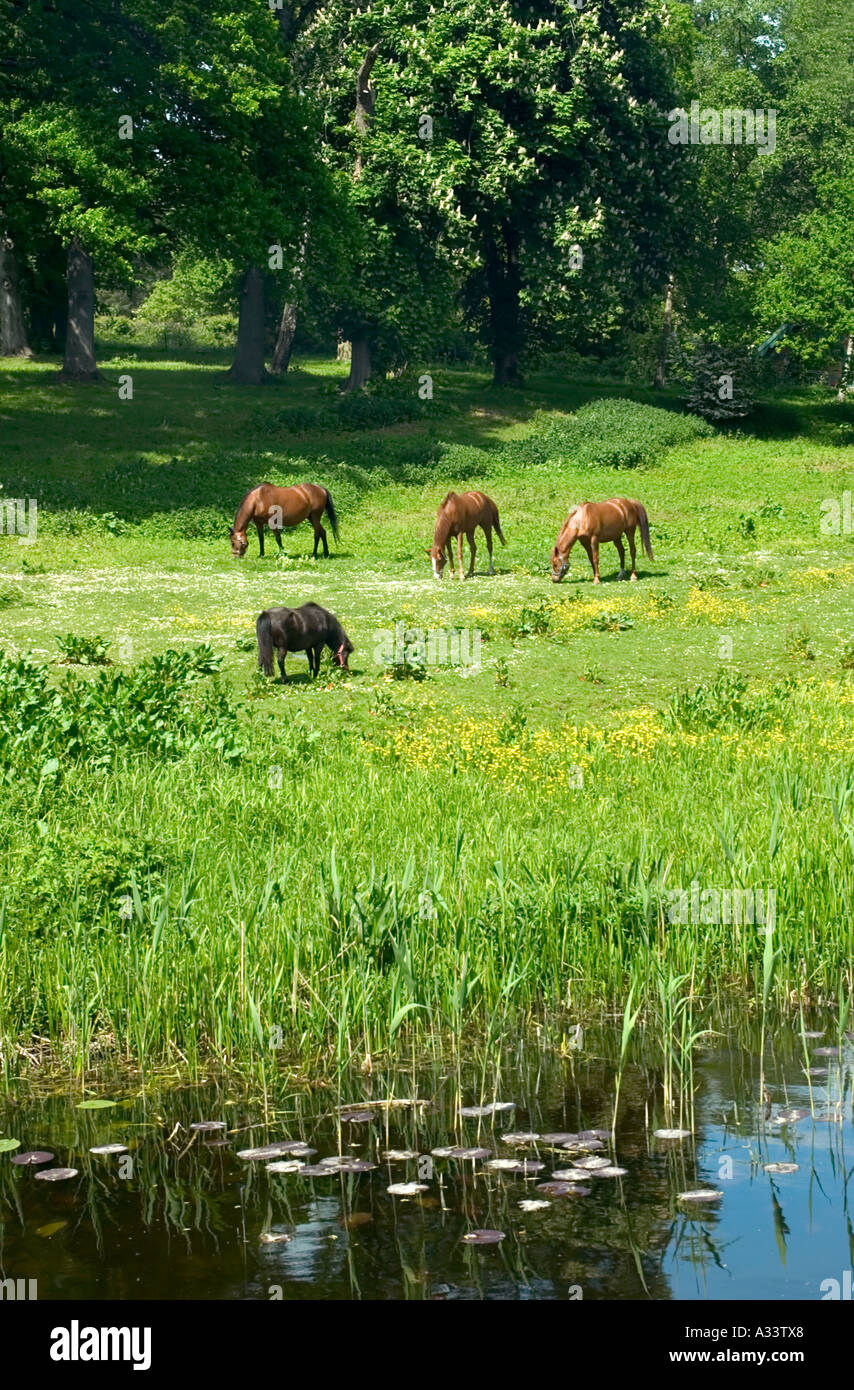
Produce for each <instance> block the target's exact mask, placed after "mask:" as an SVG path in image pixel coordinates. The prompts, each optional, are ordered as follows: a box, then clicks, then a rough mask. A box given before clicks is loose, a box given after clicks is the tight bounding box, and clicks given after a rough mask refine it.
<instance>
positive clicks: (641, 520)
mask: <svg viewBox="0 0 854 1390" xmlns="http://www.w3.org/2000/svg"><path fill="white" fill-rule="evenodd" d="M635 506H636V507H637V509H638V525H639V526H640V533H641V540H642V541H643V548H644V550H645V551H646V553H647V555H648V556H649V558H650V560H654V559H655V556H654V555H653V553H652V546H651V545H650V543H649V518H648V516H647V514H646V508H645V507H642V506H641V504H640V502H635Z"/></svg>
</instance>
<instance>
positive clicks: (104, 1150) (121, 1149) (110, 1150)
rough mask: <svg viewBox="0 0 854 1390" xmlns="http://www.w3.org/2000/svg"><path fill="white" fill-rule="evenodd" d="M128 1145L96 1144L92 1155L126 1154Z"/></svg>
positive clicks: (91, 1150) (91, 1151)
mask: <svg viewBox="0 0 854 1390" xmlns="http://www.w3.org/2000/svg"><path fill="white" fill-rule="evenodd" d="M127 1151H128V1146H127V1144H96V1145H95V1147H94V1149H90V1150H89V1152H90V1154H126V1153H127Z"/></svg>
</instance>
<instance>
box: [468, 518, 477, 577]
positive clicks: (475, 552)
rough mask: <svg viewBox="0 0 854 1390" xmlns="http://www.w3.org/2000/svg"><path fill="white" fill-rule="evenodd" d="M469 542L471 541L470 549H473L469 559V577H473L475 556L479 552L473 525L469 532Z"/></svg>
mask: <svg viewBox="0 0 854 1390" xmlns="http://www.w3.org/2000/svg"><path fill="white" fill-rule="evenodd" d="M468 543H469V550H470V551H471V559H470V560H469V574H468V577H469V579H471V577H472V575H473V574H474V557H475V555H476V554H477V546H476V545H475V543H474V527H472V529H471V530H470V531H469V533H468Z"/></svg>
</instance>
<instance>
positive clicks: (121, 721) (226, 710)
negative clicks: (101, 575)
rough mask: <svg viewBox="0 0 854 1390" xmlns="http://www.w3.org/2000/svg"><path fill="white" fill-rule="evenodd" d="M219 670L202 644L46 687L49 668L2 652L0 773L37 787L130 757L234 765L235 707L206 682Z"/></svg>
mask: <svg viewBox="0 0 854 1390" xmlns="http://www.w3.org/2000/svg"><path fill="white" fill-rule="evenodd" d="M218 666H219V658H218V657H216V656H215V655H214V653H213V651H212V650H211V648H210V647H209V646H207V645H203V646H199V647H196V648H193V649H192V650H184V651H175V650H172V649H168V650H166V651H165V652H162V653H160V655H158V656H153V657H150V658H148V659H147V660H145V661H142V662H140V663H139V665H138V666H136V667H134V668H133V669H132V670H130V671H127V672H126V671H116V672H106V671H99V672H98V674H97V675H96V676H95V678H94V679H93V680H86V679H81V678H79V677H74V676H72V675H70V674H69V675H68V676H66V677H65V679H64V681H63V682H62V684H60V685H59V686H56V687H52V686H51V685H50V682H49V677H48V668H47V667H45V666H39V665H36V664H35V663H33V662H31V661H29V660H28V659H27V658H26V657H17V658H15V657H10V656H8V655H6V654H5V653H3V654H0V767H2V768H3V769H4V770H5V771H6V774H7V776H8V775H12V774H14V773H18V772H25V773H27V774H29V775H34V774H36V773H38V774H39V775H40V777H41V779H42V780H44V779H52V778H54V777H56V776H59V775H61V774H62V772H63V771H64V770H65V769H66V768H67V767H68V766H69V765H70V764H71V763H73V762H83V763H89V764H92V765H94V766H98V767H105V766H108V765H109V764H110V763H111V762H112V761H113V760H114V759H115V758H116V757H117V756H119V755H123V754H128V753H130V754H134V753H145V754H149V755H151V756H154V757H159V758H173V757H180V756H183V755H186V754H187V753H191V752H195V751H198V750H201V749H206V750H208V751H209V752H213V753H216V754H218V755H219V756H221V757H223V758H225V759H234V758H237V757H239V756H240V751H241V750H240V744H239V741H238V735H237V709H236V707H235V705H234V704H233V702H232V700H231V698H230V697H229V696H228V694H227V693H226V691H225V690H224V689H223V688H222V687H221V686H220V685H219V684H218V683H217V682H213V683H212V684H207V683H206V682H205V681H204V680H203V677H205V676H209V675H212V674H213V673H214V672H215V671H216V670H217V669H218Z"/></svg>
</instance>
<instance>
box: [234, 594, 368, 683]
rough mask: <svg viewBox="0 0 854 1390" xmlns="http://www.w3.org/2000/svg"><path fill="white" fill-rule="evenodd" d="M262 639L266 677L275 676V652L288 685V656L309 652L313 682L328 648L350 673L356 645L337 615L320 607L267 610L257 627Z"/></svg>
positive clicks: (260, 650)
mask: <svg viewBox="0 0 854 1390" xmlns="http://www.w3.org/2000/svg"><path fill="white" fill-rule="evenodd" d="M255 633H256V636H257V638H258V665H259V666H260V667H261V670H262V671H264V672H265V674H266V675H268V676H272V674H273V652H275V653H276V656H277V658H278V662H279V671H280V672H281V676H282V684H283V685H284V684H285V682H286V680H287V677H286V675H285V657H286V656H287V654H288V652H307V653H308V665H309V670H310V671H311V675H312V679H314V677H315V676H316V675H317V673H318V671H319V670H320V653H321V652H322V651H323V648H324V647H328V648H329V650H330V651H331V652H332V653H333V655H334V659H335V661H336V662H337V664H338V665H339V666H340V667H341V668H342V670H344V671H349V669H350V668H349V666H348V665H347V658H348V656H349V655H350V653H351V652H352V650H353V643H352V642H351V641H350V638H349V637H348V636H347V634H346V632H345V631H344V629H343V627H342V626H341V624H340V623H339V621H338V619H337V618H336V616H335V614H334V613H330V612H329V610H328V608H321V607H320V604H319V603H304V604H303V606H302V608H265V610H264V612H263V613H259V614H258V618H257V621H256V623H255Z"/></svg>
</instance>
